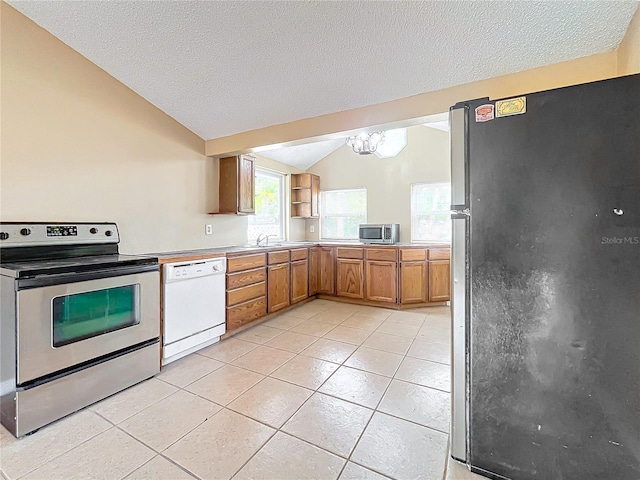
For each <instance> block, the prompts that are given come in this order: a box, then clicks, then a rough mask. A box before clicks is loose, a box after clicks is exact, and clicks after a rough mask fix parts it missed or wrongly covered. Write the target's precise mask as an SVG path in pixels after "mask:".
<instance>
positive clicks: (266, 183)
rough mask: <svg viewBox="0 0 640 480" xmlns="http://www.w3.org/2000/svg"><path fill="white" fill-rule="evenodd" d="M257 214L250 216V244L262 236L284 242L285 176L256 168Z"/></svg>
mask: <svg viewBox="0 0 640 480" xmlns="http://www.w3.org/2000/svg"><path fill="white" fill-rule="evenodd" d="M255 189H256V190H255V191H256V193H255V195H256V214H255V215H250V216H249V232H248V238H249V242H255V241H256V239H257V238H258V236H259V235H260V234H264V235H275V237H274V238H272V239H270V241H274V240H280V241H282V240H284V175H282V174H281V173H277V172H272V171H270V170H264V169H261V168H256V185H255Z"/></svg>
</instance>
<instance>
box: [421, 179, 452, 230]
mask: <svg viewBox="0 0 640 480" xmlns="http://www.w3.org/2000/svg"><path fill="white" fill-rule="evenodd" d="M450 205H451V184H450V183H449V182H447V183H415V184H413V185H411V241H412V242H451V213H450Z"/></svg>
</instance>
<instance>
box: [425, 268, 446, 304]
mask: <svg viewBox="0 0 640 480" xmlns="http://www.w3.org/2000/svg"><path fill="white" fill-rule="evenodd" d="M450 298H451V272H450V265H449V260H433V261H429V301H430V302H446V301H448V300H450Z"/></svg>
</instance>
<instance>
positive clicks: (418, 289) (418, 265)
mask: <svg viewBox="0 0 640 480" xmlns="http://www.w3.org/2000/svg"><path fill="white" fill-rule="evenodd" d="M427 281H428V278H427V262H425V261H420V262H402V263H401V264H400V303H402V304H406V303H425V302H427V301H428V291H429V290H428V288H427V285H428V284H427Z"/></svg>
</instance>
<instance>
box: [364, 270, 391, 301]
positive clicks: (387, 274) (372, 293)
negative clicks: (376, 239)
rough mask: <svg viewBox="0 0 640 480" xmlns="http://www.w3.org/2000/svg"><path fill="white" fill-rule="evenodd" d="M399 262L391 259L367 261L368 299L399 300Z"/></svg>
mask: <svg viewBox="0 0 640 480" xmlns="http://www.w3.org/2000/svg"><path fill="white" fill-rule="evenodd" d="M397 271H398V270H397V263H396V262H391V261H371V260H367V262H366V275H365V279H366V282H365V283H366V285H367V296H366V299H367V300H370V301H373V302H386V303H396V302H397V301H398V276H397Z"/></svg>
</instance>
